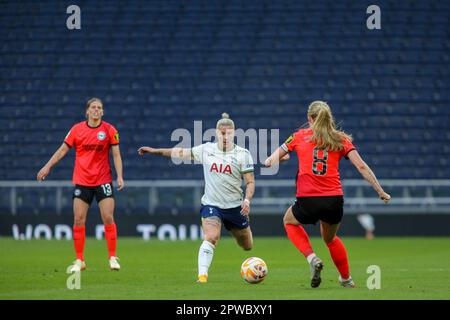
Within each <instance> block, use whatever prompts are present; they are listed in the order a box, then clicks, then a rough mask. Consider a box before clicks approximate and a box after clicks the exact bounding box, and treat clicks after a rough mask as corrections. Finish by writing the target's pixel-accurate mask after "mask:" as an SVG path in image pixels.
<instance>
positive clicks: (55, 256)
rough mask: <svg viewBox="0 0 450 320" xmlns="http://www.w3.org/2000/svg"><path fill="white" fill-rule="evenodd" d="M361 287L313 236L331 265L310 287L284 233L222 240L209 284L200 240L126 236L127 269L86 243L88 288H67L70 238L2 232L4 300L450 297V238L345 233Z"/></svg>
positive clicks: (101, 246)
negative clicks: (264, 270)
mask: <svg viewBox="0 0 450 320" xmlns="http://www.w3.org/2000/svg"><path fill="white" fill-rule="evenodd" d="M343 241H344V243H345V245H346V247H347V250H348V254H349V259H350V269H351V273H352V276H353V278H354V280H355V282H356V285H357V288H355V289H345V288H341V287H339V286H338V282H337V277H338V273H337V271H336V269H335V267H334V265H333V263H332V261H331V258H330V257H329V254H328V249H327V248H326V246H325V244H324V243H323V242H322V241H321V240H320V239H318V238H313V239H312V245H313V247H314V248H315V250H316V253H317V254H318V256H319V257H321V258H322V260H323V261H324V263H325V268H324V271H323V273H322V284H321V286H320V288H317V289H312V288H310V286H309V269H308V266H307V263H306V260H305V259H304V258H303V256H302V255H300V254H299V252H298V251H297V249H296V248H295V247H294V246H293V245H292V244H291V243H290V242H289V241H288V240H287V239H284V238H258V237H256V238H255V242H254V249H253V250H252V251H250V252H246V251H243V250H242V249H240V248H239V247H238V246H237V245H236V244H235V242H234V240H232V239H231V238H223V239H222V240H221V241H220V243H219V245H218V246H217V249H216V251H215V255H214V261H213V264H212V267H211V269H210V273H209V282H208V283H207V284H197V283H195V280H196V272H197V252H198V247H199V245H200V241H178V242H170V241H149V242H145V241H143V240H140V239H136V238H121V239H119V243H118V256H119V257H120V258H121V265H122V270H121V271H119V272H112V271H110V270H109V269H108V264H107V259H106V255H107V250H106V243H105V241H97V240H94V239H88V240H87V241H86V249H85V256H86V263H87V270H86V271H83V272H82V273H81V289H80V290H68V289H67V288H66V280H67V277H68V276H69V275H67V274H66V273H65V270H66V268H67V266H68V265H69V264H70V262H71V261H72V260H73V247H72V242H71V241H56V240H55V241H46V240H32V241H16V240H12V239H11V238H0V253H1V255H0V299H151V300H156V299H168V300H178V299H180V300H184V299H186V300H187V299H189V300H191V299H217V300H229V299H234V300H236V299H256V300H264V299H287V300H292V299H296V300H304V299H450V238H377V239H375V240H372V241H368V240H365V239H362V238H345V237H343ZM250 256H257V257H260V258H263V259H264V260H265V261H266V262H267V264H268V268H269V274H268V276H267V278H266V279H265V280H264V281H263V282H262V283H260V284H256V285H251V284H247V283H244V281H243V280H242V279H241V277H240V273H239V271H240V265H241V263H242V262H243V261H244V259H246V258H247V257H250ZM369 265H378V266H379V267H380V268H381V289H380V290H369V289H368V288H367V287H366V281H367V278H368V277H369V276H370V275H369V274H367V273H366V270H367V267H368V266H369Z"/></svg>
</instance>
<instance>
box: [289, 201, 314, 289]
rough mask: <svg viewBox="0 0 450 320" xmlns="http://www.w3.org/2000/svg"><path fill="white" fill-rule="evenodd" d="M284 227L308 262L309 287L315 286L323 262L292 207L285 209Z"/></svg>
mask: <svg viewBox="0 0 450 320" xmlns="http://www.w3.org/2000/svg"><path fill="white" fill-rule="evenodd" d="M283 223H284V228H285V229H286V233H287V235H288V237H289V239H290V240H291V242H292V243H293V244H294V245H295V246H296V247H297V249H298V250H299V251H300V252H301V253H302V254H303V255H304V256H305V258H306V260H307V261H308V263H309V270H310V273H311V287H313V288H317V287H318V286H319V285H320V283H321V282H322V278H321V277H320V273H321V272H322V269H323V262H322V260H320V258H319V257H317V256H316V254H315V253H314V251H313V249H312V247H311V244H310V242H309V237H308V234H307V233H306V231H305V229H304V228H303V226H302V225H301V223H300V222H299V221H298V220H297V219H296V218H295V216H294V213H293V212H292V207H289V208H288V209H287V210H286V213H285V214H284V218H283Z"/></svg>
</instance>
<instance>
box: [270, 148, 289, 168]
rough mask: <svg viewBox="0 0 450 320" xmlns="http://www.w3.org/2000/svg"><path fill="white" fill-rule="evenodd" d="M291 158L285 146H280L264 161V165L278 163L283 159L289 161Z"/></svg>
mask: <svg viewBox="0 0 450 320" xmlns="http://www.w3.org/2000/svg"><path fill="white" fill-rule="evenodd" d="M289 159H290V156H289V153H287V152H286V151H284V150H283V148H281V147H278V148H277V150H275V151H274V152H273V153H272V154H271V155H270V157H268V158H267V159H266V161H265V162H264V165H265V166H266V167H271V166H273V165H274V164H278V163H280V162H283V161H287V160H289Z"/></svg>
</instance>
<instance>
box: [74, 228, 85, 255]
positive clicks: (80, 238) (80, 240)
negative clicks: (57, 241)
mask: <svg viewBox="0 0 450 320" xmlns="http://www.w3.org/2000/svg"><path fill="white" fill-rule="evenodd" d="M85 240H86V227H85V226H82V227H78V226H73V246H74V247H75V253H76V255H77V259H80V260H81V261H84V255H83V252H84V241H85Z"/></svg>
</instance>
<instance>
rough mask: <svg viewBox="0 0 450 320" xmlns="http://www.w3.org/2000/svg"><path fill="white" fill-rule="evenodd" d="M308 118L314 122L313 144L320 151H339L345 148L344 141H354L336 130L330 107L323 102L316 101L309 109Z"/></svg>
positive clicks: (312, 127) (312, 126)
mask: <svg viewBox="0 0 450 320" xmlns="http://www.w3.org/2000/svg"><path fill="white" fill-rule="evenodd" d="M308 116H309V117H311V118H312V119H313V120H314V121H313V123H312V125H311V129H312V131H313V136H312V138H311V140H312V142H313V143H314V144H315V145H317V147H318V148H319V149H326V150H329V151H339V150H341V149H342V148H343V147H344V140H345V139H348V140H350V141H352V137H351V136H350V135H348V134H346V133H345V132H343V131H340V130H338V129H336V124H335V121H334V118H333V114H332V113H331V109H330V106H329V105H328V104H327V103H326V102H323V101H314V102H312V103H311V104H310V105H309V107H308Z"/></svg>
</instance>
